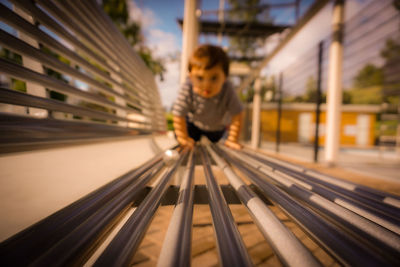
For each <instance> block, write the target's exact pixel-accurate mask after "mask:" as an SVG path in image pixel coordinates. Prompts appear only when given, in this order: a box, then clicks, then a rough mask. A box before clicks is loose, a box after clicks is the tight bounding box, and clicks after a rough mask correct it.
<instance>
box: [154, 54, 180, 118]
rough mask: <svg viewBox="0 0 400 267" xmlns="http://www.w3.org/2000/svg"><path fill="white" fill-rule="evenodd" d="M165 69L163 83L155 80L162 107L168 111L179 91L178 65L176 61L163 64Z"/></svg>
mask: <svg viewBox="0 0 400 267" xmlns="http://www.w3.org/2000/svg"><path fill="white" fill-rule="evenodd" d="M165 68H166V70H167V72H166V73H165V76H164V81H160V80H159V79H157V86H158V89H159V92H160V95H161V100H162V103H163V106H164V107H167V110H169V109H170V107H171V106H172V103H173V102H174V100H175V98H176V96H177V95H178V91H179V72H180V63H179V62H177V61H168V62H167V63H166V64H165Z"/></svg>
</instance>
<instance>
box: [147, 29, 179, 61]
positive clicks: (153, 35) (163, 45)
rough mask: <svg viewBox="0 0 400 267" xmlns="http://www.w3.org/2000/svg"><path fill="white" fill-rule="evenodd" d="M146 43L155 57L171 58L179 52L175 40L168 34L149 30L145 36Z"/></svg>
mask: <svg viewBox="0 0 400 267" xmlns="http://www.w3.org/2000/svg"><path fill="white" fill-rule="evenodd" d="M146 41H147V44H148V46H149V47H150V48H151V49H152V50H153V52H154V54H155V56H157V57H167V56H171V55H173V54H175V53H176V52H177V51H179V46H178V43H177V38H176V36H175V35H174V34H172V33H170V32H165V31H162V30H160V29H150V30H149V32H148V34H147V35H146Z"/></svg>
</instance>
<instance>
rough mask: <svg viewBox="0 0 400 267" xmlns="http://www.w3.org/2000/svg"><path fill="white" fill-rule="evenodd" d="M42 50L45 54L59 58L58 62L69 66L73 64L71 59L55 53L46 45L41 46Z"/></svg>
mask: <svg viewBox="0 0 400 267" xmlns="http://www.w3.org/2000/svg"><path fill="white" fill-rule="evenodd" d="M40 50H42V51H43V52H44V53H46V54H48V55H50V56H52V57H54V58H57V59H58V60H60V61H61V62H63V63H65V64H67V65H70V64H71V61H70V60H69V59H67V58H65V57H63V56H61V55H59V54H57V53H56V52H53V51H52V50H51V49H50V48H48V47H46V46H44V45H40Z"/></svg>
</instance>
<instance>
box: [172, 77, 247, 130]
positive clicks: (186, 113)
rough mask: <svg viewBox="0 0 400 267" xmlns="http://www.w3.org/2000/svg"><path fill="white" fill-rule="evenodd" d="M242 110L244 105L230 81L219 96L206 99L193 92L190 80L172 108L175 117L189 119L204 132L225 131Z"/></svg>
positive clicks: (184, 85) (224, 85) (183, 86)
mask: <svg viewBox="0 0 400 267" xmlns="http://www.w3.org/2000/svg"><path fill="white" fill-rule="evenodd" d="M242 110H243V105H242V103H241V102H240V100H239V97H238V96H237V94H236V92H235V91H234V89H233V87H232V84H231V83H230V82H228V81H226V82H225V83H224V84H223V86H222V89H221V91H220V92H219V93H218V94H217V95H215V96H213V97H211V98H205V97H202V96H200V95H198V94H196V93H195V92H193V88H192V83H191V81H190V80H189V79H188V80H187V81H186V82H185V83H184V84H183V85H182V88H181V90H180V91H179V94H178V97H177V99H176V100H175V102H174V104H173V106H172V114H173V115H174V116H180V117H184V118H187V119H188V120H189V122H191V123H193V124H194V125H195V126H197V127H198V128H199V129H201V130H204V131H220V130H223V129H225V128H226V126H228V125H229V124H230V123H231V120H232V117H233V116H235V115H237V114H238V113H240V112H241V111H242Z"/></svg>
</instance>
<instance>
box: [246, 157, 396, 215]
mask: <svg viewBox="0 0 400 267" xmlns="http://www.w3.org/2000/svg"><path fill="white" fill-rule="evenodd" d="M249 155H250V156H252V157H253V158H255V159H257V160H259V161H261V162H264V163H266V164H268V165H270V166H272V167H274V168H277V169H278V170H280V171H282V172H284V173H287V174H288V175H294V176H296V177H304V178H305V179H307V180H309V181H312V182H314V183H316V184H320V185H322V186H326V187H328V188H330V189H332V190H333V191H335V192H338V193H340V194H343V195H345V196H347V197H349V198H351V199H354V200H356V201H358V202H361V203H364V204H366V205H368V206H370V207H374V208H375V209H378V210H379V211H380V212H382V213H385V214H386V215H387V216H391V217H393V218H395V219H396V218H400V213H399V208H398V207H396V205H395V204H396V203H397V202H396V201H395V199H393V198H391V196H389V195H388V196H387V198H391V199H393V200H392V202H391V203H385V202H384V201H383V199H384V198H382V197H381V196H378V197H377V198H371V197H370V194H363V193H361V192H360V191H359V190H356V189H357V188H359V186H358V185H356V184H353V183H350V182H347V181H342V180H338V179H335V178H333V177H330V176H327V175H323V174H319V173H316V172H313V171H307V170H305V169H302V168H300V167H296V166H295V167H296V168H297V169H298V170H295V169H293V168H291V167H290V165H289V164H288V163H282V164H279V163H272V164H271V162H268V161H266V160H265V159H263V158H261V157H260V156H257V155H254V154H251V153H250V154H249ZM271 160H272V159H269V161H271ZM275 161H276V160H275ZM281 165H283V166H281ZM299 169H300V170H299ZM304 173H305V174H304ZM399 203H400V202H399ZM391 204H392V205H391Z"/></svg>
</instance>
